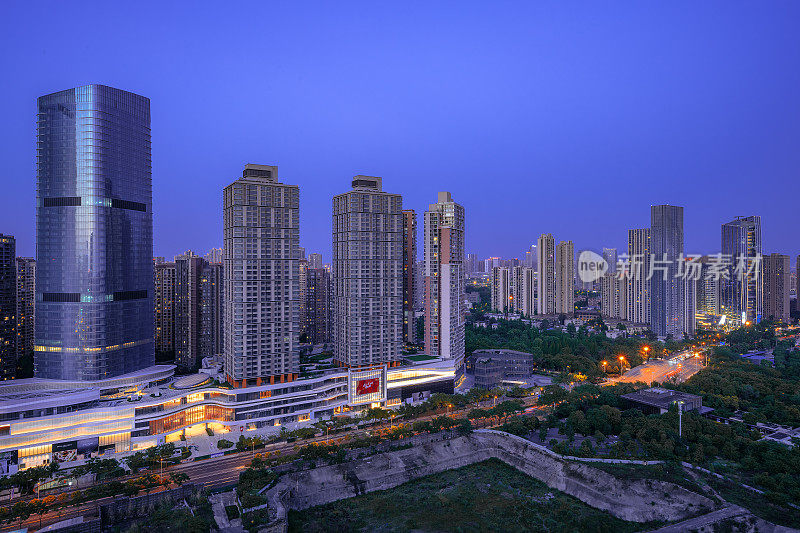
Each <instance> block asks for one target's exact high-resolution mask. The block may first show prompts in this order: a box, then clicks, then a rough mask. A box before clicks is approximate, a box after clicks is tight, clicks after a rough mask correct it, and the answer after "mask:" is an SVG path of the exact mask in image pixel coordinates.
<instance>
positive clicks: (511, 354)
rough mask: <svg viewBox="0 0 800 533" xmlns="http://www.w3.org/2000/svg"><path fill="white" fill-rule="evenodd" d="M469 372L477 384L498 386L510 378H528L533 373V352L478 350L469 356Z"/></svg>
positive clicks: (484, 386)
mask: <svg viewBox="0 0 800 533" xmlns="http://www.w3.org/2000/svg"><path fill="white" fill-rule="evenodd" d="M467 373H468V374H470V373H471V374H473V375H474V376H475V386H476V387H482V388H484V389H491V388H494V387H497V386H499V385H501V384H502V383H503V381H505V380H508V379H514V378H516V379H522V380H524V379H527V378H529V377H530V376H531V374H533V354H529V353H526V352H518V351H516V350H476V351H474V352H472V355H470V356H469V357H468V358H467Z"/></svg>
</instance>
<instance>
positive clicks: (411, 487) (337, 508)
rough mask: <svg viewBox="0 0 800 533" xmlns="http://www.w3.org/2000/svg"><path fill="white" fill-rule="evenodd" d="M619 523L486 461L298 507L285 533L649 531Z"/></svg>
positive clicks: (539, 483) (536, 481)
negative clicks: (302, 507)
mask: <svg viewBox="0 0 800 533" xmlns="http://www.w3.org/2000/svg"><path fill="white" fill-rule="evenodd" d="M653 526H654V524H637V523H633V522H625V521H623V520H619V519H617V518H615V517H613V516H611V515H610V514H608V513H606V512H604V511H600V510H598V509H595V508H593V507H590V506H588V505H586V504H584V503H583V502H581V501H579V500H577V499H576V498H573V497H571V496H568V495H566V494H564V493H561V492H559V491H557V490H554V489H551V488H549V487H548V486H547V485H545V484H544V483H542V482H540V481H538V480H536V479H533V478H531V477H528V476H526V475H525V474H523V473H521V472H519V471H518V470H516V469H514V468H512V467H510V466H508V465H506V464H505V463H503V462H501V461H499V460H496V459H490V460H488V461H484V462H482V463H477V464H474V465H470V466H467V467H464V468H459V469H457V470H450V471H447V472H442V473H441V474H435V475H432V476H427V477H424V478H420V479H417V480H414V481H411V482H409V483H405V484H403V485H400V486H399V487H395V488H394V489H390V490H386V491H379V492H373V493H370V494H366V495H363V496H359V497H356V498H351V499H347V500H341V501H338V502H334V503H331V504H328V505H321V506H318V507H313V508H311V509H306V510H303V511H290V512H289V531H303V532H322V531H412V530H423V531H476V532H477V531H536V530H539V531H554V532H559V531H564V532H566V531H570V532H571V531H595V532H604V531H608V532H612V531H613V532H623V533H624V532H626V531H639V530H642V529H652V527H653Z"/></svg>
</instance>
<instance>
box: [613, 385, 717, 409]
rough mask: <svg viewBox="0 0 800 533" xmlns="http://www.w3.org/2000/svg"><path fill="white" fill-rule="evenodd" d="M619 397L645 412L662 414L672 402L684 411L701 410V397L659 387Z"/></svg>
mask: <svg viewBox="0 0 800 533" xmlns="http://www.w3.org/2000/svg"><path fill="white" fill-rule="evenodd" d="M620 398H622V399H623V400H625V401H626V402H627V403H628V405H629V406H630V407H635V408H636V409H640V410H641V411H642V412H644V413H645V414H664V413H666V412H667V411H669V408H670V407H671V406H672V405H673V404H679V405H680V409H681V410H682V411H684V412H686V411H700V412H702V411H703V398H701V397H700V396H697V395H695V394H689V393H686V392H680V391H675V390H670V389H663V388H661V387H653V388H650V389H643V390H639V391H636V392H631V393H629V394H623V395H622V396H620Z"/></svg>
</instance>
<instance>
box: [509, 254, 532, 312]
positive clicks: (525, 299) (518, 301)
mask: <svg viewBox="0 0 800 533" xmlns="http://www.w3.org/2000/svg"><path fill="white" fill-rule="evenodd" d="M511 277H512V281H511V285H512V294H513V295H514V299H513V303H514V306H513V307H514V311H516V312H518V313H520V314H522V315H523V316H526V317H531V316H533V315H535V314H536V270H534V269H533V268H530V267H525V266H518V267H514V269H513V271H512V274H511Z"/></svg>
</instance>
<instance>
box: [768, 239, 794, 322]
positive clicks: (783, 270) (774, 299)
mask: <svg viewBox="0 0 800 533" xmlns="http://www.w3.org/2000/svg"><path fill="white" fill-rule="evenodd" d="M763 261H764V264H763V267H764V280H763V286H764V297H763V301H764V318H766V319H767V320H776V321H781V322H789V291H790V286H789V270H790V267H789V256H788V255H783V254H770V255H765V256H764V259H763Z"/></svg>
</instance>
